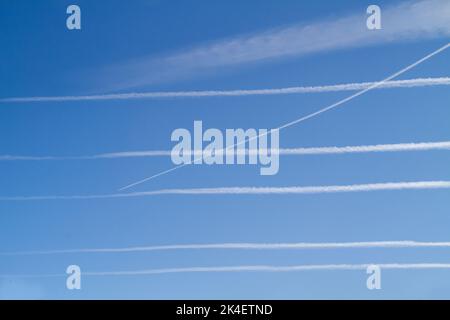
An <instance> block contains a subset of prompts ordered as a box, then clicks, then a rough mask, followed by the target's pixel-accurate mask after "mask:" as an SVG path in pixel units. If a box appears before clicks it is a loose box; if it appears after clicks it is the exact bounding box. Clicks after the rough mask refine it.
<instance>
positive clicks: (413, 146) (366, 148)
mask: <svg viewBox="0 0 450 320" xmlns="http://www.w3.org/2000/svg"><path fill="white" fill-rule="evenodd" d="M431 150H450V141H441V142H417V143H415V142H413V143H396V144H377V145H362V146H345V147H310V148H283V149H278V153H279V154H280V155H291V156H295V155H298V156H302V155H322V154H346V153H372V152H405V151H431ZM223 152H225V151H224V150H219V151H217V152H216V154H217V155H219V156H220V155H221V154H222V153H223ZM261 152H263V151H262V150H253V149H251V150H243V149H238V150H235V153H236V154H238V155H240V154H245V155H249V154H250V155H253V154H258V153H261ZM186 154H188V155H190V156H201V155H202V151H192V152H189V151H186ZM170 156H171V150H147V151H124V152H113V153H101V154H96V155H88V156H72V157H56V156H42V157H38V156H14V155H0V161H50V160H54V161H57V160H58V161H60V160H96V159H121V158H141V157H170Z"/></svg>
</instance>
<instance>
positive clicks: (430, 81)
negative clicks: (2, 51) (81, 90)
mask: <svg viewBox="0 0 450 320" xmlns="http://www.w3.org/2000/svg"><path fill="white" fill-rule="evenodd" d="M375 84H376V82H360V83H347V84H334V85H324V86H306V87H287V88H272V89H253V90H243V89H240V90H204V91H167V92H141V93H137V92H135V93H117V94H99V95H82V96H47V97H13V98H3V99H0V103H6V102H10V103H12V102H65V101H101V100H130V99H155V98H201V97H238V96H258V95H284V94H304V93H324V92H339V91H358V90H364V89H367V88H370V87H372V86H374V85H375ZM448 85H450V78H449V77H440V78H417V79H409V80H393V81H387V82H384V83H383V84H381V85H379V86H377V89H391V88H415V87H433V86H448Z"/></svg>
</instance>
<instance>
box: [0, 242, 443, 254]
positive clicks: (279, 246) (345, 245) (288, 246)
mask: <svg viewBox="0 0 450 320" xmlns="http://www.w3.org/2000/svg"><path fill="white" fill-rule="evenodd" d="M449 247H450V242H420V241H410V240H401V241H365V242H317V243H313V242H297V243H232V242H231V243H208V244H173V245H156V246H140V247H123V248H84V249H64V250H46V251H42V250H41V251H21V252H2V253H0V256H20V255H52V254H71V253H126V252H147V251H175V250H214V249H217V250H223V249H225V250H301V249H352V248H353V249H358V248H361V249H368V248H449Z"/></svg>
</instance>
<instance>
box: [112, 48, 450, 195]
mask: <svg viewBox="0 0 450 320" xmlns="http://www.w3.org/2000/svg"><path fill="white" fill-rule="evenodd" d="M449 47H450V42H448V43H447V44H446V45H444V46H442V47H441V48H439V49H437V50H435V51H433V52H432V53H430V54H428V55H426V56H425V57H423V58H421V59H419V60H417V61H416V62H414V63H412V64H410V65H408V66H407V67H405V68H403V69H401V70H399V71H397V72H395V73H393V74H391V75H390V76H388V77H387V78H385V79H383V80H381V81H379V82H376V83H374V84H373V85H371V86H369V87H367V88H365V89H363V90H361V91H358V92H356V93H354V94H352V95H350V96H348V97H347V98H344V99H342V100H339V101H337V102H335V103H333V104H331V105H328V106H326V107H323V108H322V109H319V110H318V111H315V112H313V113H310V114H308V115H306V116H303V117H300V118H297V119H295V120H292V121H290V122H287V123H285V124H283V125H281V126H279V127H278V128H276V129H274V130H282V129H286V128H289V127H292V126H294V125H297V124H299V123H301V122H304V121H307V120H309V119H312V118H314V117H317V116H319V115H321V114H322V113H325V112H328V111H330V110H332V109H335V108H337V107H340V106H342V105H344V104H345V103H347V102H349V101H351V100H353V99H355V98H357V97H359V96H361V95H364V94H366V93H367V92H369V91H372V90H374V89H376V88H378V87H380V86H382V85H383V84H384V83H386V82H389V81H391V80H393V79H395V78H397V77H399V76H400V75H402V74H404V73H405V72H407V71H409V70H411V69H414V68H415V67H417V66H418V65H420V64H421V63H423V62H425V61H427V60H429V59H431V58H432V57H434V56H435V55H437V54H439V53H441V52H443V51H445V50H446V49H448V48H449ZM268 134H269V131H267V132H266V133H265V134H259V135H257V136H254V137H252V138H250V139H245V140H244V141H241V142H239V143H237V144H235V145H231V146H229V147H227V148H225V150H230V149H234V148H235V147H236V146H239V145H243V144H245V143H247V142H250V141H252V140H255V139H259V138H260V137H264V136H267V135H268ZM196 160H197V159H194V163H195V161H196ZM198 160H200V159H198ZM186 165H187V164H186V163H184V164H181V165H178V166H175V167H172V168H170V169H167V170H164V171H161V172H159V173H157V174H154V175H152V176H149V177H147V178H144V179H141V180H139V181H136V182H133V183H130V184H128V185H126V186H124V187H122V188H120V189H119V191H123V190H126V189H129V188H132V187H135V186H137V185H139V184H142V183H144V182H147V181H149V180H152V179H155V178H157V177H160V176H163V175H166V174H168V173H170V172H172V171H175V170H178V169H180V168H183V167H185V166H186Z"/></svg>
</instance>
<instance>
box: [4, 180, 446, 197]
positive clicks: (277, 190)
mask: <svg viewBox="0 0 450 320" xmlns="http://www.w3.org/2000/svg"><path fill="white" fill-rule="evenodd" d="M449 188H450V181H418V182H387V183H372V184H352V185H331V186H311V187H303V186H295V187H220V188H186V189H159V190H152V191H142V192H130V193H112V194H97V195H68V196H64V195H61V196H59V195H51V196H13V197H9V196H8V197H0V201H44V200H95V199H117V198H132V197H150V196H158V195H232V194H234V195H263V194H322V193H347V192H368V191H382V190H421V189H449Z"/></svg>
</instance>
